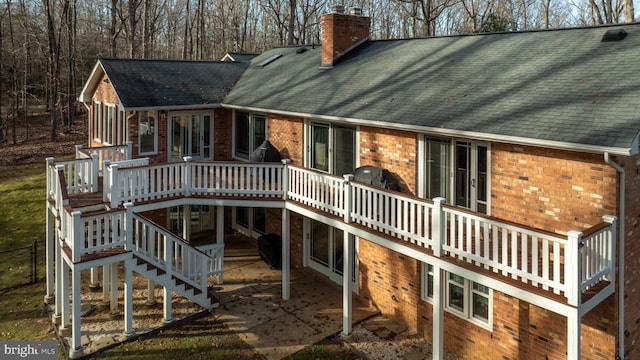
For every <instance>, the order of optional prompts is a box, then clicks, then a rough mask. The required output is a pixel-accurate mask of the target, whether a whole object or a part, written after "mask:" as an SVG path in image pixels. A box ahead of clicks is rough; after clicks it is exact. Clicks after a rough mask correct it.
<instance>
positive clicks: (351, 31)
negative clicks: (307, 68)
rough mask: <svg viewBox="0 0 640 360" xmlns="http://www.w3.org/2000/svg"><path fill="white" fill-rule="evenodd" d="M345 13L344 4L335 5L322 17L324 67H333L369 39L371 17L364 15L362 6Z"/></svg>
mask: <svg viewBox="0 0 640 360" xmlns="http://www.w3.org/2000/svg"><path fill="white" fill-rule="evenodd" d="M349 12H350V14H345V13H344V6H342V5H335V6H333V8H332V12H331V13H330V14H324V15H322V16H321V17H320V23H321V25H322V64H321V66H322V67H332V66H333V64H334V63H335V61H336V60H337V59H338V58H340V57H341V56H342V55H344V54H346V53H348V52H349V51H350V50H351V49H353V48H354V47H356V46H358V45H360V44H362V43H363V42H365V41H367V40H368V39H369V29H370V26H371V19H370V18H368V17H366V16H362V10H361V9H360V8H352V9H350V11H349Z"/></svg>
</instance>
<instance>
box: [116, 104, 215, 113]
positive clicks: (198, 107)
mask: <svg viewBox="0 0 640 360" xmlns="http://www.w3.org/2000/svg"><path fill="white" fill-rule="evenodd" d="M219 107H222V105H221V104H220V103H213V104H196V105H176V106H171V105H162V106H137V107H128V106H123V107H122V108H123V109H124V110H125V111H149V110H156V111H158V110H169V111H173V110H178V111H182V110H204V109H212V108H219Z"/></svg>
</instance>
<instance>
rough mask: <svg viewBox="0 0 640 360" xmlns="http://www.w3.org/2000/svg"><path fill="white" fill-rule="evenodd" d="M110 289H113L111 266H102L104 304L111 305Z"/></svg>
mask: <svg viewBox="0 0 640 360" xmlns="http://www.w3.org/2000/svg"><path fill="white" fill-rule="evenodd" d="M109 289H111V264H104V265H102V304H103V305H105V306H106V305H107V304H109V291H110V290H109Z"/></svg>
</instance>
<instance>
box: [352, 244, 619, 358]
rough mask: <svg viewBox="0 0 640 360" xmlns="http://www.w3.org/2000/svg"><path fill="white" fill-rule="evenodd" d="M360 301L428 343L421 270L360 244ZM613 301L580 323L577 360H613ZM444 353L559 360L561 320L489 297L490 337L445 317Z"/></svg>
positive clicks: (563, 340) (563, 345) (428, 311)
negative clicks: (580, 335)
mask: <svg viewBox="0 0 640 360" xmlns="http://www.w3.org/2000/svg"><path fill="white" fill-rule="evenodd" d="M359 255H360V262H359V265H360V266H359V282H360V294H359V295H360V296H361V297H363V298H364V299H366V300H368V301H370V302H371V303H373V304H374V306H375V307H376V308H377V309H378V310H379V311H380V312H381V313H383V314H385V315H387V316H389V317H391V318H394V319H396V320H398V321H401V322H402V323H404V324H406V325H407V326H408V327H409V328H410V329H411V331H413V332H417V333H418V334H422V335H423V336H424V337H425V338H426V339H431V338H432V329H433V315H432V314H433V309H432V305H431V304H430V303H429V302H426V301H423V300H421V277H420V271H421V265H420V262H418V261H417V260H415V259H412V258H408V257H406V256H403V255H401V254H399V253H397V252H394V251H391V250H387V249H385V248H382V247H380V246H378V245H375V244H373V243H370V242H368V241H365V240H362V239H361V240H360V242H359ZM614 308H615V304H614V297H610V298H609V299H607V301H605V302H604V303H603V304H601V305H600V306H598V307H597V308H596V309H594V310H592V311H591V312H590V313H589V314H587V315H586V316H585V317H584V318H583V320H582V323H583V325H582V359H598V360H604V359H612V358H615V332H616V331H617V330H616V329H617V328H616V325H615V324H614V323H615V322H612V314H611V312H612V311H613V309H614ZM444 331H445V335H444V339H445V344H444V345H445V349H446V350H448V351H451V352H453V353H455V354H457V355H459V356H461V357H462V358H464V359H513V360H520V359H545V356H546V358H548V359H564V358H566V351H567V320H566V317H565V316H562V315H558V314H555V313H553V312H551V311H549V310H547V309H543V308H539V307H537V306H534V305H531V304H529V303H527V302H526V301H523V300H519V299H517V298H514V297H511V296H508V295H505V294H503V293H500V292H498V291H495V290H494V291H493V331H489V330H487V329H485V328H483V327H480V326H477V325H474V324H472V323H470V322H469V321H467V320H465V319H462V318H460V317H458V316H456V315H453V314H451V313H448V312H446V311H445V320H444Z"/></svg>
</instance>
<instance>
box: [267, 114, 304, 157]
mask: <svg viewBox="0 0 640 360" xmlns="http://www.w3.org/2000/svg"><path fill="white" fill-rule="evenodd" d="M267 126H268V129H267V138H268V140H269V141H270V142H271V145H273V146H274V147H275V148H276V149H278V151H280V155H281V156H282V158H284V159H290V160H291V161H292V164H293V165H296V166H302V165H303V164H304V151H303V150H304V148H303V146H304V121H303V120H302V119H300V118H294V117H291V116H284V115H278V114H269V117H268V121H267Z"/></svg>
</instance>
